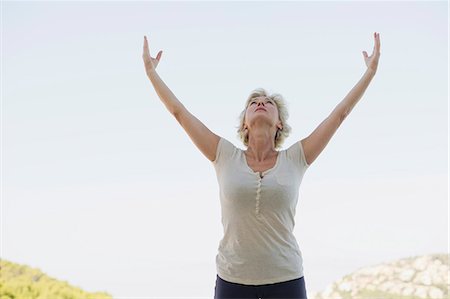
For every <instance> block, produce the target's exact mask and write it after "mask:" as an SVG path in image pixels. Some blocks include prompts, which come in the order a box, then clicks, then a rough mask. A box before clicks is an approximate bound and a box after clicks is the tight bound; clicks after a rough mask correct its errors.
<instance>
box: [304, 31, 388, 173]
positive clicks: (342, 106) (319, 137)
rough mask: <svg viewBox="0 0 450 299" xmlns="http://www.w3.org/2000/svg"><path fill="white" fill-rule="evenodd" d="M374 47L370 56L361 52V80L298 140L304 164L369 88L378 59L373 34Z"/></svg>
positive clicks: (376, 37) (378, 47)
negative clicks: (362, 66) (301, 148)
mask: <svg viewBox="0 0 450 299" xmlns="http://www.w3.org/2000/svg"><path fill="white" fill-rule="evenodd" d="M374 39H375V45H374V47H373V52H372V55H371V56H367V52H366V51H363V56H364V60H365V63H366V65H367V70H366V72H365V73H364V75H363V76H362V78H361V79H360V80H359V81H358V83H356V85H355V86H354V87H353V88H352V89H351V90H350V92H349V93H348V94H347V96H346V97H345V98H344V99H343V100H342V101H341V102H340V103H339V104H338V105H337V106H336V108H334V110H333V111H332V112H331V114H330V115H329V116H328V117H327V118H326V119H325V120H324V121H322V122H321V123H320V125H319V126H318V127H317V128H316V129H315V130H314V131H313V132H312V133H311V134H310V135H309V136H308V137H306V138H304V139H302V140H300V141H299V142H301V143H302V146H303V150H304V153H305V158H306V162H307V163H308V164H311V163H312V162H314V160H316V159H317V157H318V156H319V155H320V153H321V152H322V151H323V150H324V148H325V146H326V145H327V144H328V142H329V141H330V139H331V137H332V136H333V135H334V133H335V132H336V131H337V129H338V128H339V126H340V125H341V124H342V122H343V121H344V119H345V118H346V117H347V115H348V114H349V113H350V112H351V111H352V109H353V107H354V106H355V105H356V103H357V102H358V101H359V100H360V99H361V97H362V95H363V94H364V92H365V91H366V89H367V87H368V86H369V83H370V81H372V78H373V77H374V76H375V73H376V71H377V68H378V60H379V57H380V35H379V34H377V33H376V32H375V33H374Z"/></svg>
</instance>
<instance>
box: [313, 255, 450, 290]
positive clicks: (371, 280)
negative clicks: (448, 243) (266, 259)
mask: <svg viewBox="0 0 450 299" xmlns="http://www.w3.org/2000/svg"><path fill="white" fill-rule="evenodd" d="M449 271H450V269H449V254H446V253H444V254H431V255H424V256H415V257H409V258H404V259H400V260H397V261H393V262H389V263H382V264H379V265H375V266H369V267H364V268H361V269H358V270H357V271H355V272H353V273H351V274H348V275H345V276H344V277H342V278H341V279H339V280H337V281H335V282H333V283H331V284H330V285H328V286H327V287H326V289H325V290H324V291H322V292H318V293H315V292H310V293H308V299H347V298H348V299H369V298H370V299H375V298H380V299H425V298H433V299H438V298H446V299H447V298H450V296H449V288H450V281H449Z"/></svg>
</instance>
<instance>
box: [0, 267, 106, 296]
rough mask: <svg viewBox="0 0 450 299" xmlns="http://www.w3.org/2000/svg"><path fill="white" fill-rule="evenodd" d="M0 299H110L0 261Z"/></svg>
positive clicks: (31, 270)
mask: <svg viewBox="0 0 450 299" xmlns="http://www.w3.org/2000/svg"><path fill="white" fill-rule="evenodd" d="M0 299H112V296H111V295H110V294H108V293H105V292H95V293H89V292H86V291H83V290H82V289H80V288H78V287H74V286H71V285H69V284H68V283H67V282H65V281H59V280H56V279H54V278H51V277H49V276H47V275H45V274H44V273H42V272H41V271H40V270H39V269H35V268H31V267H28V266H26V265H19V264H16V263H12V262H9V261H6V260H4V259H2V260H1V261H0Z"/></svg>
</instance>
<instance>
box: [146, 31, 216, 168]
mask: <svg viewBox="0 0 450 299" xmlns="http://www.w3.org/2000/svg"><path fill="white" fill-rule="evenodd" d="M161 54H162V51H159V53H158V55H157V56H156V58H153V57H151V56H150V50H149V47H148V42H147V37H146V36H144V53H143V54H142V58H143V60H144V64H145V71H146V73H147V77H148V78H149V79H150V81H151V83H152V85H153V87H154V88H155V91H156V93H157V94H158V96H159V98H160V99H161V101H162V102H163V104H164V105H165V106H166V108H167V110H169V112H170V113H171V114H172V115H173V116H174V117H175V119H176V120H177V121H178V123H179V124H180V125H181V126H182V127H183V129H184V130H185V131H186V133H187V134H188V136H189V137H190V138H191V140H192V141H193V142H194V144H195V145H196V146H197V148H198V149H199V150H200V151H201V152H202V153H203V154H204V155H205V156H206V157H207V158H208V159H209V160H210V161H214V159H215V156H216V150H217V146H218V144H219V140H220V137H219V136H218V135H216V134H214V133H213V132H211V130H209V129H208V128H207V127H206V126H205V125H204V124H203V123H202V122H201V121H200V120H198V119H197V118H196V117H195V116H194V115H192V114H191V113H190V112H189V111H188V110H187V109H186V107H185V106H184V105H183V104H182V103H181V102H180V101H179V100H178V99H177V97H176V96H175V95H174V94H173V92H172V91H171V90H170V89H169V87H167V85H166V84H165V83H164V81H163V80H162V79H161V77H160V76H159V75H158V73H156V66H157V65H158V63H159V60H160V58H161Z"/></svg>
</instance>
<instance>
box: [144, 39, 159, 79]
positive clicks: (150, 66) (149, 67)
mask: <svg viewBox="0 0 450 299" xmlns="http://www.w3.org/2000/svg"><path fill="white" fill-rule="evenodd" d="M161 54H162V50H161V51H159V52H158V55H156V58H153V57H151V56H150V50H149V49H148V42H147V37H146V36H145V35H144V52H143V54H142V59H144V64H145V71H146V72H147V76H148V75H150V72H152V71H154V70H155V69H156V67H157V66H158V63H159V60H160V59H161Z"/></svg>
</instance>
